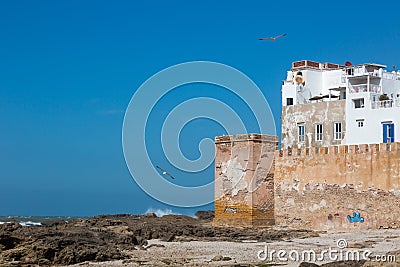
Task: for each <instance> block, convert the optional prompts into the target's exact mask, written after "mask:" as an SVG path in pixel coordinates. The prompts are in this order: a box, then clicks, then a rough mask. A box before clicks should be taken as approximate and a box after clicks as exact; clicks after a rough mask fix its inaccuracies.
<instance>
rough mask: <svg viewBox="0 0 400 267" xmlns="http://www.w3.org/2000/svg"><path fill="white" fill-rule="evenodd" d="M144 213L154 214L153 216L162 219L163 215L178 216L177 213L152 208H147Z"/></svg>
mask: <svg viewBox="0 0 400 267" xmlns="http://www.w3.org/2000/svg"><path fill="white" fill-rule="evenodd" d="M146 213H154V214H155V215H157V217H162V216H165V215H180V214H178V213H175V212H173V211H172V210H171V209H165V210H162V209H153V208H149V209H147V211H146Z"/></svg>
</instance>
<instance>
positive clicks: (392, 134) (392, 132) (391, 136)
mask: <svg viewBox="0 0 400 267" xmlns="http://www.w3.org/2000/svg"><path fill="white" fill-rule="evenodd" d="M389 133H390V142H391V143H393V142H394V123H391V124H390V132H389Z"/></svg>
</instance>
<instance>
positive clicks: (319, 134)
mask: <svg viewBox="0 0 400 267" xmlns="http://www.w3.org/2000/svg"><path fill="white" fill-rule="evenodd" d="M323 134H324V126H323V125H322V123H317V124H315V141H317V142H320V141H322V139H323Z"/></svg>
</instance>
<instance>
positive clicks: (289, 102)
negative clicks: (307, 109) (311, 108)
mask: <svg viewBox="0 0 400 267" xmlns="http://www.w3.org/2000/svg"><path fill="white" fill-rule="evenodd" d="M286 106H293V98H292V97H288V98H286Z"/></svg>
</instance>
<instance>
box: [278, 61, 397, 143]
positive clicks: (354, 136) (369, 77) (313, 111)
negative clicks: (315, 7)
mask: <svg viewBox="0 0 400 267" xmlns="http://www.w3.org/2000/svg"><path fill="white" fill-rule="evenodd" d="M385 69H386V66H384V65H379V64H369V63H368V64H360V65H355V66H353V65H351V63H349V62H347V64H346V65H338V64H331V63H319V62H314V61H309V60H303V61H298V62H293V63H292V68H291V70H289V71H288V72H287V77H286V80H284V81H283V85H282V106H283V109H282V148H288V147H312V146H329V145H338V144H372V143H386V142H396V141H400V128H399V126H400V72H395V71H393V72H388V71H386V70H385ZM333 102H335V103H333Z"/></svg>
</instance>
